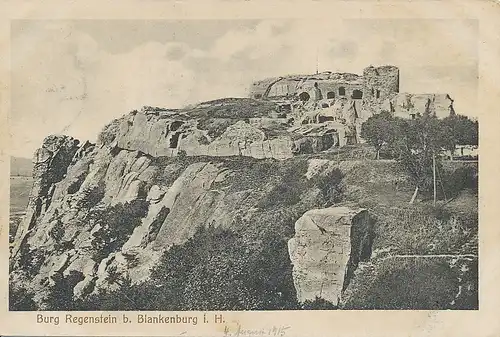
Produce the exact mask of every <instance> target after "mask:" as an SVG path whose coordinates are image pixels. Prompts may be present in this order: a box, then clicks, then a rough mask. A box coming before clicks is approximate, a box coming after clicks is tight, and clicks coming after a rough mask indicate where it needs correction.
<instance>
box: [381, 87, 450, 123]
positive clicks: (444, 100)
mask: <svg viewBox="0 0 500 337" xmlns="http://www.w3.org/2000/svg"><path fill="white" fill-rule="evenodd" d="M390 102H391V108H392V109H391V110H392V112H393V113H394V115H395V116H397V117H402V118H414V117H415V116H416V115H424V114H426V113H428V114H431V115H436V116H437V117H438V118H445V117H447V116H449V115H450V114H454V113H455V110H454V108H453V99H451V97H450V96H449V95H447V94H409V93H399V94H398V95H396V96H395V97H394V98H393V99H392V100H390Z"/></svg>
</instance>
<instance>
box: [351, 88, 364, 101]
mask: <svg viewBox="0 0 500 337" xmlns="http://www.w3.org/2000/svg"><path fill="white" fill-rule="evenodd" d="M352 98H353V99H362V98H363V92H362V91H361V90H357V89H356V90H354V91H353V92H352Z"/></svg>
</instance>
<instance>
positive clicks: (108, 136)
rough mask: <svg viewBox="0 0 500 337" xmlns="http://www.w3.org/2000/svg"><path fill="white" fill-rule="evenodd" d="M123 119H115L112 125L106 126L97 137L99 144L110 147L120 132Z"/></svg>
mask: <svg viewBox="0 0 500 337" xmlns="http://www.w3.org/2000/svg"><path fill="white" fill-rule="evenodd" d="M120 122H121V119H114V120H113V121H112V122H111V123H109V124H108V125H106V126H105V127H104V128H103V130H102V131H101V132H100V133H99V135H98V136H97V144H98V145H100V144H104V145H109V144H111V143H112V142H113V141H114V140H115V139H116V136H117V135H118V132H119V131H120Z"/></svg>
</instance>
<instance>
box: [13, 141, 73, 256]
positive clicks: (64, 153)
mask: <svg viewBox="0 0 500 337" xmlns="http://www.w3.org/2000/svg"><path fill="white" fill-rule="evenodd" d="M78 144H79V141H78V140H76V139H73V138H71V137H68V136H55V135H51V136H48V137H46V138H45V139H44V141H43V144H42V147H41V148H39V149H38V150H37V151H36V152H35V154H34V158H33V165H34V167H33V187H32V190H31V192H30V199H29V204H28V207H27V213H26V216H25V217H24V220H23V222H22V223H21V224H20V226H19V227H18V230H17V233H16V237H15V240H14V242H15V243H16V244H14V246H13V247H12V254H13V255H16V254H17V252H18V250H19V248H20V244H21V242H23V240H24V237H25V235H26V233H27V232H28V231H29V230H30V229H31V227H32V226H33V224H34V222H35V220H36V218H37V217H38V216H40V215H41V214H42V213H43V212H45V211H46V210H47V209H48V208H49V207H50V204H51V202H52V199H53V196H54V192H55V184H56V183H57V182H59V181H61V180H62V179H63V178H64V177H65V175H66V170H67V168H68V166H69V165H70V163H71V162H72V160H73V158H74V156H75V154H76V152H77V150H78V149H79V147H78Z"/></svg>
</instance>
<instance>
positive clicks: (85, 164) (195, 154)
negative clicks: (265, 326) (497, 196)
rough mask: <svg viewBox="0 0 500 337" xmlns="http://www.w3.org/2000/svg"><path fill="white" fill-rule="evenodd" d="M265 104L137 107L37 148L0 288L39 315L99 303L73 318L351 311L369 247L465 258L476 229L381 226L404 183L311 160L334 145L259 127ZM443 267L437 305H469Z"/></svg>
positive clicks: (309, 128) (319, 136) (372, 259)
mask: <svg viewBox="0 0 500 337" xmlns="http://www.w3.org/2000/svg"><path fill="white" fill-rule="evenodd" d="M274 108H275V107H274V105H272V104H271V103H269V104H268V103H258V102H255V101H253V100H245V102H244V103H242V101H240V100H222V101H214V102H209V103H206V104H205V105H203V104H202V105H198V106H196V107H191V108H186V109H183V110H165V109H155V108H145V109H143V110H142V111H140V112H133V113H131V114H129V115H126V116H124V117H123V118H121V119H118V120H116V121H113V122H112V123H110V124H109V125H108V126H106V127H105V128H104V129H103V132H102V133H101V135H100V137H99V141H98V143H97V144H91V143H89V142H85V143H80V142H79V141H78V140H75V139H73V138H71V137H67V136H49V137H47V138H46V139H45V140H44V142H43V144H42V146H41V148H40V149H39V150H37V151H36V153H35V158H34V163H35V164H34V171H33V172H34V184H33V188H32V191H31V195H30V201H29V205H28V208H27V213H26V217H25V218H24V220H23V221H22V223H21V224H20V226H19V228H18V231H17V233H16V236H15V240H14V242H13V244H12V249H11V254H12V256H11V274H10V280H11V285H12V286H13V287H14V288H16V289H17V288H20V289H23V293H24V294H28V293H29V294H33V299H34V301H35V302H36V305H37V307H38V308H40V309H51V310H62V309H64V308H66V309H68V310H69V309H71V308H72V307H68V306H67V305H69V304H68V303H72V301H74V300H80V301H87V300H88V299H89V298H96V296H111V298H115V300H113V299H111V300H110V298H107V300H103V298H102V297H99V300H96V301H95V302H93V303H94V304H92V305H93V306H92V305H91V306H90V307H89V304H88V303H87V304H85V305H87V306H86V307H85V308H92V309H94V310H97V309H99V310H101V309H102V310H106V309H108V310H119V309H123V308H124V307H123V306H126V305H129V302H130V303H133V305H131V306H129V307H128V308H129V309H144V310H147V309H150V310H151V309H157V310H180V309H185V310H194V309H196V310H223V309H225V310H247V309H255V310H257V309H294V308H300V305H301V304H304V303H306V304H305V305H309V304H307V303H310V302H315V301H316V300H317V298H320V299H323V300H325V299H326V300H328V301H329V302H330V303H331V304H332V305H334V306H341V305H343V303H347V304H345V305H346V306H347V307H349V306H354V307H356V305H351V304H352V303H357V302H356V300H357V299H358V298H357V297H356V296H357V295H356V294H357V293H362V292H360V290H359V289H358V288H357V287H361V286H359V285H360V284H361V285H363V284H364V283H363V282H366V280H367V279H368V278H367V276H366V273H364V272H363V269H361V270H358V269H359V268H360V267H358V265H360V266H361V267H363V268H365V267H364V266H365V264H366V263H371V264H372V265H373V266H374V267H373V268H378V267H377V266H378V264H377V263H378V262H377V261H378V260H377V254H378V255H379V256H380V255H381V253H380V252H386V253H387V252H389V253H390V254H392V255H391V256H393V257H392V258H394V259H400V257H398V256H399V255H405V254H406V255H411V254H416V253H418V254H423V253H429V254H431V253H432V254H462V255H463V254H469V255H474V254H477V246H476V247H474V246H466V245H462V244H463V243H464V242H474V240H473V239H474V235H475V234H477V230H476V231H474V230H473V228H474V224H473V225H471V227H470V228H472V229H470V228H469V230H468V231H461V230H458V229H456V228H462V227H460V226H462V223H463V220H462V219H461V218H460V217H455V216H454V217H452V218H450V219H444V220H439V219H437V218H436V217H435V216H434V215H432V214H427V213H426V215H425V217H424V218H423V219H424V220H425V221H424V220H421V221H420V220H419V222H418V224H417V223H416V222H412V221H408V220H405V221H406V222H405V221H403V220H401V219H400V218H398V217H397V216H399V213H397V211H399V209H402V208H403V206H402V205H403V203H404V204H405V202H404V201H403V200H407V199H409V195H411V190H412V186H411V185H410V184H408V182H407V181H408V177H407V176H406V175H405V173H404V172H401V170H400V169H398V167H397V165H396V163H394V162H384V161H367V160H352V158H351V159H349V153H348V150H344V151H345V152H346V153H345V155H346V156H347V157H340V156H343V155H344V154H343V153H342V152H339V151H337V152H336V153H331V154H328V153H327V152H321V151H323V150H324V149H325V148H330V147H331V145H332V144H333V143H334V141H333V140H332V139H331V138H330V137H331V132H328V130H329V127H328V126H327V125H326V126H322V128H319V129H318V128H317V127H316V126H314V125H302V126H298V127H297V126H295V127H292V126H290V125H289V124H288V123H287V122H286V121H279V122H276V121H273V122H269V121H268V120H266V118H267V116H268V114H269V113H272V112H273V111H275V110H274ZM235 111H239V114H237V116H238V117H235V115H234V112H235ZM311 134H312V135H314V136H311ZM273 141H274V142H275V143H273ZM214 144H215V145H214ZM273 144H274V145H273ZM284 144H286V146H285V145H284ZM254 148H257V150H254ZM199 149H203V151H204V152H202V151H200V150H199ZM254 151H255V152H254ZM174 153H176V154H177V155H173V154H174ZM291 154H297V155H295V156H293V157H292V156H291ZM318 157H319V158H318ZM340 158H343V159H347V160H341V159H340ZM396 182H397V183H398V185H397V186H398V187H397V189H395V188H393V187H392V186H395V185H394V184H395V183H396ZM450 205H452V203H450ZM450 207H451V206H450ZM422 209H425V207H424V206H423V208H422ZM422 212H423V211H422ZM471 212H472V213H473V210H472V211H471ZM471 212H469V213H471ZM405 214H406V213H405V212H403V215H405ZM405 219H406V218H405ZM372 220H373V221H372ZM476 220H477V219H476ZM472 222H473V221H472ZM312 223H314V224H315V226H316V227H315V226H312V225H311V224H312ZM393 223H398V224H399V223H401V226H403V225H404V226H406V227H404V230H402V229H401V228H398V226H394V225H392V224H393ZM422 226H423V227H422ZM422 228H423V229H422ZM450 228H455V229H456V230H455V229H454V230H453V231H452V230H450ZM207 231H208V232H207ZM422 233H424V234H422ZM450 233H451V234H450ZM418 235H420V236H422V235H423V238H422V239H421V241H419V242H425V245H424V246H423V248H420V247H417V248H416V247H415V243H414V241H412V240H413V239H414V238H415V237H416V236H418ZM450 236H451V237H452V238H453V240H456V241H453V240H452V239H451V238H450ZM445 237H446V238H447V239H444V238H445ZM435 238H441V239H439V240H436V239H435ZM476 238H477V237H476ZM433 240H434V241H433ZM447 240H451V241H447ZM427 241H429V242H427ZM447 242H459V243H460V244H459V243H454V244H449V245H448V244H446V243H447ZM287 243H288V244H287ZM427 243H429V246H427ZM431 243H432V245H433V246H432V247H431V246H430V244H431ZM457 247H465V248H463V251H459V252H457V251H456V250H455V249H456V248H457ZM372 250H373V251H374V254H372ZM384 254H385V253H384ZM382 255H383V254H382ZM384 261H385V260H384ZM467 261H469V260H467ZM476 261H477V260H476ZM469 262H470V263H469ZM469 262H467V265H466V267H465V268H468V270H470V271H471V272H473V271H474V270H475V269H474V268H475V267H474V258H471V260H470V261H469ZM440 263H441V262H440ZM426 265H431V267H432V268H434V266H435V264H433V263H428V264H426ZM381 268H382V267H381ZM458 269H460V268H458ZM458 269H457V268H455V267H453V268H452V269H451V272H450V273H449V279H450V280H451V281H449V282H451V283H452V284H451V285H450V283H446V284H445V285H442V286H443V287H448V286H450V287H452V288H453V289H458V287H459V286H460V287H461V288H460V289H462V290H461V292H460V294H459V295H457V294H458V290H457V291H456V292H455V291H454V292H453V294H451V295H453V296H452V299H451V300H450V301H449V303H451V301H452V300H453V299H455V297H454V296H456V299H455V302H453V304H447V307H451V308H454V307H457V306H459V307H464V306H465V307H467V305H470V303H468V302H466V304H463V303H465V302H464V300H463V296H464V295H463V294H466V295H467V296H472V297H473V295H474V289H475V288H474V285H473V284H472V286H471V285H470V284H466V283H465V281H464V280H465V276H464V274H463V273H462V274H460V273H459V274H458V276H457V275H456V272H457V270H458ZM476 269H477V268H476ZM365 270H366V268H365ZM460 270H461V269H460ZM403 271H404V270H403ZM391 275H392V274H391ZM467 275H469V274H467ZM395 277H397V273H396V276H395ZM467 277H469V276H467ZM457 280H458V281H457ZM467 280H468V279H467ZM205 281H206V282H205ZM372 283H374V284H377V283H376V282H372ZM372 283H370V284H372ZM409 284H410V285H411V283H409ZM134 287H135V288H134ZM58 289H59V290H58ZM61 289H63V290H64V291H65V293H58V292H57V291H60V290H61ZM125 289H128V290H125ZM263 289H264V290H265V291H263ZM113 291H119V293H125V294H127V296H128V297H127V299H126V300H123V301H118V300H116V297H117V296H118V295H117V294H118V293H113ZM144 291H148V293H147V295H145V293H144ZM67 293H69V294H70V296H69V297H65V296H67ZM174 293H175V296H174V295H169V294H174ZM344 293H347V294H348V298H347V299H343V297H344ZM471 293H472V295H470V294H471ZM103 294H104V295H103ZM207 294H210V297H207V296H208V295H207ZM214 294H215V295H214ZM217 294H218V295H217ZM132 295H134V296H135V297H134V296H132ZM451 295H450V296H451ZM476 295H477V289H476ZM25 296H26V295H25ZM113 296H114V297H113ZM169 296H171V297H169ZM172 296H173V297H172ZM54 298H55V299H59V301H62V302H64V303H66V304H64V303H63V304H59V306H55V305H54V303H55V302H54ZM159 299H160V300H159ZM174 299H175V301H174ZM113 301H114V302H113ZM141 301H156V302H154V303H151V302H147V303H146V302H144V303H143V302H141ZM176 301H177V302H176ZM139 302H141V303H142V304H140V303H139ZM16 303H17V302H16ZM58 303H60V302H58ZM113 303H114V304H113ZM168 303H170V304H168ZM457 303H458V304H457ZM65 305H66V306H65ZM361 305H363V304H361ZM78 308H80V309H81V308H82V307H78Z"/></svg>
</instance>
